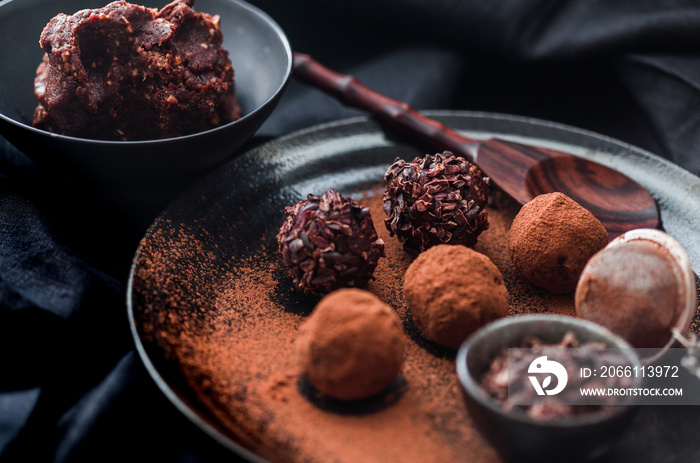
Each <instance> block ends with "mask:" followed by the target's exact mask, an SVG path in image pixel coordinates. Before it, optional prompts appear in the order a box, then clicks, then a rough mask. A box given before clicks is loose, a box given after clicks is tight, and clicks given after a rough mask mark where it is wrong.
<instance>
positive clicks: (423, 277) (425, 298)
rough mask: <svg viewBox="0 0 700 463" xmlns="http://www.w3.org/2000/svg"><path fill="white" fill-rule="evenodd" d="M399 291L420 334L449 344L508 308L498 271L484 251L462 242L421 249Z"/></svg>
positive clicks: (452, 346) (459, 341)
mask: <svg viewBox="0 0 700 463" xmlns="http://www.w3.org/2000/svg"><path fill="white" fill-rule="evenodd" d="M403 294H404V297H405V298H406V302H407V303H408V306H409V308H410V309H411V315H412V317H413V321H414V322H415V323H416V326H418V329H420V331H421V332H422V333H423V335H424V336H425V337H426V338H428V339H429V340H431V341H433V342H436V343H438V344H441V345H443V346H445V347H449V348H450V349H457V348H458V347H459V346H460V345H461V344H462V342H463V341H464V340H465V339H466V338H467V337H468V336H469V335H470V334H471V333H473V332H474V331H476V330H477V329H478V328H480V327H481V326H483V325H484V324H486V323H488V322H490V321H492V320H494V319H496V318H500V317H504V316H505V315H506V314H507V312H508V291H507V290H506V287H505V284H504V283H503V276H502V275H501V272H500V271H499V270H498V268H497V267H496V266H495V265H494V264H493V262H491V259H489V258H488V257H487V256H485V255H484V254H481V253H479V252H477V251H474V250H473V249H470V248H468V247H466V246H461V245H445V244H441V245H437V246H433V247H432V248H430V249H428V250H427V251H425V252H423V253H421V254H419V255H418V257H417V258H416V259H415V260H414V261H413V262H412V263H411V265H409V267H408V270H406V275H405V277H404V283H403Z"/></svg>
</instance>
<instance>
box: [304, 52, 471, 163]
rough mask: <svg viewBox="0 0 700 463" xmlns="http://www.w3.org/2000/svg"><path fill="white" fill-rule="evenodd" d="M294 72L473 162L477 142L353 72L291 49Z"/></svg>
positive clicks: (392, 123)
mask: <svg viewBox="0 0 700 463" xmlns="http://www.w3.org/2000/svg"><path fill="white" fill-rule="evenodd" d="M294 75H295V76H296V77H298V78H299V79H300V80H302V81H304V82H306V83H308V84H311V85H313V86H314V87H317V88H319V89H321V90H323V91H325V92H326V93H329V94H330V95H333V96H334V97H336V98H337V99H338V100H340V101H341V102H343V103H344V104H345V105H347V106H352V107H354V108H359V109H364V110H366V111H369V112H370V113H371V114H374V115H375V116H376V117H377V118H379V119H381V120H382V121H384V122H386V123H387V124H389V125H391V126H392V127H394V128H397V129H401V130H404V131H408V132H409V133H411V134H413V135H416V136H418V137H419V138H421V139H423V140H425V141H427V142H429V143H430V144H432V145H435V146H436V147H438V148H439V149H443V150H449V151H452V152H453V153H455V154H457V155H460V156H463V157H465V158H466V159H467V160H469V161H470V162H474V160H475V159H476V154H477V151H478V148H479V142H478V141H477V140H472V139H471V138H467V137H465V136H464V135H462V134H460V133H458V132H456V131H454V130H452V129H450V128H449V127H447V126H445V125H443V124H441V123H440V122H438V121H436V120H434V119H430V118H428V117H425V116H423V115H422V114H420V113H419V112H417V111H416V110H414V109H413V108H411V107H410V106H409V105H408V104H406V103H402V102H399V101H396V100H392V99H391V98H387V97H386V96H384V95H381V94H379V93H377V92H375V91H373V90H371V89H369V88H367V87H365V86H364V85H363V84H362V83H360V82H359V81H358V80H357V79H355V78H354V77H353V76H349V75H345V74H339V73H337V72H335V71H331V70H330V69H328V68H327V67H325V66H323V65H322V64H320V63H319V62H317V61H316V60H314V59H313V58H312V57H310V56H309V55H305V54H302V53H296V52H295V53H294Z"/></svg>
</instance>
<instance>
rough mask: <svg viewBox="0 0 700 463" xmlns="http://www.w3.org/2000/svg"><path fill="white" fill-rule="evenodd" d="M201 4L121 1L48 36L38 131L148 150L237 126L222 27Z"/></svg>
mask: <svg viewBox="0 0 700 463" xmlns="http://www.w3.org/2000/svg"><path fill="white" fill-rule="evenodd" d="M193 3H194V1H193V0H177V1H175V2H172V3H170V4H169V5H166V6H165V7H163V8H162V9H161V10H156V9H153V8H146V7H143V6H140V5H133V4H130V3H127V2H125V1H116V2H112V3H110V4H108V5H107V6H105V7H103V8H99V9H93V10H81V11H78V12H77V13H75V14H73V15H71V16H68V15H65V14H59V15H58V16H56V17H55V18H53V19H52V20H51V21H50V22H49V23H48V24H47V25H46V27H45V28H44V30H43V32H42V33H41V38H40V45H41V48H43V49H44V51H45V52H46V53H45V54H44V58H43V62H42V63H41V64H40V65H39V68H38V69H37V75H36V79H35V81H34V92H35V95H36V97H37V100H38V102H39V104H38V106H37V108H36V110H35V112H34V121H33V124H34V126H35V127H37V128H40V129H43V130H48V131H51V132H55V133H59V134H63V135H70V136H74V137H83V138H93V139H104V140H146V139H158V138H168V137H176V136H180V135H185V134H190V133H194V132H200V131H203V130H207V129H210V128H212V127H217V126H219V125H221V124H225V123H227V122H231V121H233V120H236V119H238V118H239V117H240V115H241V110H240V107H239V104H238V101H237V100H236V98H235V96H234V79H233V77H234V71H233V67H232V65H231V60H230V59H229V56H228V52H227V51H226V50H224V49H223V48H222V46H221V44H222V40H223V36H222V34H221V30H220V28H219V17H218V16H211V15H209V14H206V13H200V12H196V11H194V10H193V9H192V8H191V6H192V4H193Z"/></svg>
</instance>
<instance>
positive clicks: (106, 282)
mask: <svg viewBox="0 0 700 463" xmlns="http://www.w3.org/2000/svg"><path fill="white" fill-rule="evenodd" d="M252 3H254V4H255V5H256V6H258V7H260V8H261V9H263V10H264V11H266V12H267V13H269V14H270V15H271V16H272V17H273V18H275V19H276V21H277V22H278V23H279V24H280V25H281V27H282V28H283V29H284V30H285V32H286V33H287V36H288V38H289V40H290V42H291V44H292V47H293V48H294V49H295V50H296V51H300V52H304V53H309V54H311V55H312V56H314V57H315V58H317V59H318V60H319V61H321V62H322V63H324V64H326V65H328V66H329V67H331V68H333V69H335V70H338V71H341V72H344V73H350V74H353V75H355V76H356V77H358V78H359V79H360V80H361V81H362V82H364V83H365V84H366V85H368V86H369V87H370V88H373V89H375V90H377V91H379V92H381V93H384V94H386V95H388V96H390V97H392V98H394V99H398V100H403V101H406V102H408V103H409V104H411V105H412V106H413V107H415V108H417V109H464V110H479V111H490V112H502V113H509V114H516V115H523V116H533V117H537V118H542V119H547V120H552V121H556V122H560V123H565V124H570V125H574V126H578V127H581V128H585V129H589V130H593V131H596V132H599V133H602V134H605V135H609V136H612V137H615V138H618V139H620V140H623V141H626V142H629V143H632V144H635V145H637V146H640V147H642V148H645V149H647V150H649V151H651V152H653V153H655V154H658V155H660V156H663V157H665V158H667V159H669V160H671V161H673V162H675V163H678V164H680V165H681V166H683V167H685V168H686V169H688V170H690V171H691V172H693V173H695V174H696V175H697V174H700V157H698V155H697V154H696V151H697V150H698V149H700V1H682V0H668V1H663V0H618V1H612V0H580V1H566V0H554V1H546V0H539V1H537V0H530V1H523V0H513V1H502V0H488V1H483V0H482V1H473V0H464V1H455V0H442V1H436V0H372V1H369V0H355V1H352V2H331V1H321V0H318V1H314V0H296V1H287V2H283V1H279V0H276V1H275V0H259V1H253V2H252ZM148 6H158V5H148ZM0 78H1V77H0ZM359 114H360V113H359V112H357V111H354V110H349V109H346V108H344V107H342V106H341V105H340V104H338V103H336V102H335V101H333V100H332V99H330V97H327V96H326V95H323V94H321V93H320V92H318V91H316V90H313V89H310V88H308V87H306V86H304V85H302V84H299V83H298V82H296V81H294V80H293V79H292V82H291V83H290V85H289V87H288V89H287V91H286V93H285V95H284V96H283V98H282V101H281V102H280V104H279V105H278V107H277V109H276V110H275V112H274V113H273V115H272V117H271V118H270V119H269V120H268V121H267V122H266V123H265V124H264V125H263V127H261V129H260V130H259V131H258V133H257V135H256V137H255V138H254V139H253V140H252V141H251V142H250V143H249V144H248V145H247V146H246V148H249V147H252V146H255V145H256V144H259V143H261V142H264V141H265V140H268V139H270V138H273V137H276V136H279V135H283V134H287V133H289V132H292V131H294V130H297V129H301V128H305V127H309V126H311V125H314V124H317V123H321V122H325V121H330V120H335V119H340V118H345V117H348V116H355V115H359ZM157 212H158V211H154V212H153V216H155V215H156V214H157ZM147 226H148V221H144V222H143V223H139V224H137V225H136V226H135V227H134V226H132V225H127V224H126V223H125V221H124V220H123V218H122V217H119V216H118V215H117V214H115V213H113V212H112V211H111V210H110V209H109V208H108V207H106V206H105V205H104V204H101V203H100V202H99V200H97V199H95V198H93V195H91V194H90V193H89V191H86V189H85V187H84V186H83V185H81V184H80V183H79V182H78V181H75V180H72V179H68V178H64V177H62V176H58V175H56V174H55V173H53V172H51V171H47V170H45V169H44V168H42V166H37V165H35V164H34V163H33V162H32V161H29V160H28V159H27V158H25V157H24V156H23V155H22V154H20V153H18V152H17V151H16V150H14V148H12V147H11V146H10V145H9V144H8V143H7V142H5V141H4V140H2V139H0V352H2V365H1V366H0V461H7V462H14V461H17V462H25V461H56V462H73V461H104V460H108V461H109V460H126V459H137V460H138V461H142V460H145V459H147V458H150V459H153V460H154V461H180V462H200V461H201V462H210V461H221V460H223V459H228V460H231V459H232V458H231V455H230V454H229V453H228V451H226V450H225V449H222V448H221V447H219V446H218V444H216V443H215V442H214V441H212V440H211V439H209V438H208V437H207V436H205V435H203V434H202V433H201V432H200V431H199V430H198V429H197V428H196V427H195V426H194V425H192V424H190V423H189V421H187V419H186V418H184V416H182V415H181V414H180V413H179V412H178V411H177V410H176V409H175V408H174V407H173V406H172V405H171V404H170V403H169V402H168V401H167V400H166V399H165V397H164V396H163V395H162V394H161V393H160V391H159V390H158V389H157V388H156V386H155V385H154V383H153V382H152V380H151V379H150V377H149V376H148V375H147V373H146V372H145V370H144V368H143V367H142V365H141V363H140V360H139V359H138V357H137V355H136V354H135V352H134V349H133V342H132V340H131V338H130V334H129V329H128V324H127V319H126V309H125V298H126V296H125V288H126V280H127V276H128V269H129V264H130V261H131V258H132V256H133V253H134V251H135V249H136V246H137V244H138V241H139V239H140V236H141V235H142V234H143V232H144V231H145V229H146V227H147ZM698 417H700V410H698V409H697V408H696V407H670V408H654V409H651V407H646V409H645V410H644V411H643V412H642V413H640V414H639V415H638V417H637V426H636V428H635V429H637V430H638V431H633V432H632V433H630V434H628V435H627V436H626V438H625V440H623V442H621V443H620V446H619V448H618V449H616V451H615V452H613V454H612V455H611V457H610V458H611V460H613V461H615V460H616V455H617V456H619V455H622V454H623V452H625V453H624V454H625V455H627V456H629V455H632V456H633V457H634V458H633V459H634V460H635V461H678V462H681V461H683V462H687V461H699V460H700V442H698V440H697V439H696V438H695V437H694V434H695V433H694V431H693V429H694V426H695V425H696V423H697V422H698Z"/></svg>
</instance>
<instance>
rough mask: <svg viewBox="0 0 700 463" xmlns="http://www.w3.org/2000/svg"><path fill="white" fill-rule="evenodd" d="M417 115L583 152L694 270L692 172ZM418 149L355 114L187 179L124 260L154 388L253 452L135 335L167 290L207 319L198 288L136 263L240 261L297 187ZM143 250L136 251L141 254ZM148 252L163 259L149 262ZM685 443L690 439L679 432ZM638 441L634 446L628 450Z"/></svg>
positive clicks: (469, 130) (443, 116) (616, 145)
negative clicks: (637, 202)
mask: <svg viewBox="0 0 700 463" xmlns="http://www.w3.org/2000/svg"><path fill="white" fill-rule="evenodd" d="M427 114H428V115H430V116H433V117H435V118H436V119H438V120H440V121H441V122H443V123H445V124H447V125H449V126H451V127H454V128H456V129H457V130H460V131H463V132H464V133H465V134H466V135H467V136H470V137H474V138H482V137H483V138H486V137H492V136H498V137H501V138H506V139H512V140H515V141H520V142H526V143H533V144H537V145H540V146H545V147H549V148H554V149H559V150H562V151H568V152H571V153H573V154H576V155H581V156H584V157H588V158H591V159H593V160H595V161H598V162H600V163H603V164H606V165H609V166H612V167H614V168H617V169H619V170H621V171H622V172H624V173H626V174H627V175H629V176H630V177H632V178H633V179H635V180H636V181H638V182H639V183H640V184H642V185H643V186H645V187H646V188H648V189H649V191H650V192H651V193H652V195H653V196H654V197H655V199H657V201H658V204H659V206H660V209H661V219H662V222H663V227H664V228H665V230H666V231H667V232H668V233H670V234H671V235H672V236H674V237H675V238H676V239H677V240H678V241H679V242H680V243H681V244H682V245H683V246H684V247H685V248H686V250H687V251H688V253H689V255H690V258H691V261H692V264H693V267H694V269H695V271H696V273H697V269H698V268H700V247H698V246H697V244H698V243H700V239H699V238H700V178H698V177H696V176H694V175H692V174H690V173H688V172H687V171H684V170H682V169H680V168H678V167H677V166H675V165H673V164H671V163H669V162H666V161H664V160H663V159H661V158H659V157H657V156H655V155H652V154H650V153H648V152H645V151H642V150H640V149H638V148H635V147H633V146H629V145H627V144H624V143H621V142H619V141H616V140H613V139H610V138H606V137H603V136H600V135H597V134H594V133H590V132H585V131H581V130H578V129H574V128H571V127H566V126H562V125H557V124H553V123H547V122H542V121H537V120H532V119H524V118H517V117H511V116H501V115H491V114H481V113H468V112H428V113H427ZM425 149H426V148H424V147H416V146H415V145H412V144H410V143H409V142H408V141H407V140H405V139H399V138H397V137H396V136H394V135H393V134H391V133H389V132H387V131H386V130H384V129H382V128H381V127H380V126H379V125H378V124H377V123H376V122H374V121H373V120H370V119H367V118H356V119H351V120H344V121H339V122H335V123H331V124H327V125H322V126H319V127H315V128H312V129H309V130H305V131H301V132H298V133H295V134H292V135H289V136H286V137H282V138H279V139H277V140H274V141H272V142H269V143H267V144H265V145H262V146H261V147H259V148H257V149H254V150H252V151H250V152H247V153H245V154H244V155H242V156H241V157H239V158H237V159H235V160H233V161H231V162H230V163H228V164H226V165H224V166H223V167H222V168H220V169H218V170H217V171H216V172H214V173H213V174H212V175H210V176H209V177H207V178H205V179H204V180H203V181H201V182H199V183H197V184H196V185H194V186H193V187H192V188H190V189H189V190H188V191H187V192H185V194H183V195H182V196H181V197H180V198H179V199H178V200H176V201H174V202H173V203H172V204H171V205H170V206H169V207H168V208H167V209H166V210H165V211H164V212H163V213H162V214H161V216H160V217H159V218H158V219H157V220H156V221H155V222H154V224H153V225H152V226H151V228H150V229H149V230H148V232H147V234H146V235H145V237H144V238H143V240H142V243H141V246H140V247H139V251H138V252H137V254H136V256H135V258H134V262H133V268H132V275H131V279H130V282H129V294H128V310H129V317H130V320H131V322H132V332H133V335H134V338H135V340H136V345H137V348H138V351H139V354H140V355H141V357H142V359H143V361H144V363H145V364H146V366H147V368H148V370H149V372H150V373H151V375H152V376H153V378H154V379H155V381H156V383H157V384H158V386H159V387H160V388H161V389H162V390H163V392H164V393H165V395H166V396H167V397H168V398H169V399H170V400H171V401H172V402H173V403H174V404H175V406H176V407H177V408H179V409H180V410H181V411H182V412H183V413H184V414H185V415H186V416H187V417H189V418H190V419H191V420H192V421H193V422H195V423H196V424H197V425H198V426H200V427H201V428H202V429H204V430H205V431H206V432H208V433H209V434H210V435H212V436H213V437H214V438H215V439H216V440H218V441H219V442H220V443H222V444H224V445H225V446H228V447H230V448H231V449H233V450H234V451H235V452H237V453H239V454H241V455H243V456H244V457H246V458H250V459H253V460H255V459H258V456H256V455H255V454H253V453H251V452H249V451H247V450H244V449H243V448H242V447H241V446H240V445H239V444H238V443H237V442H236V440H235V439H234V438H233V437H232V435H231V434H230V433H229V432H227V430H226V429H227V428H226V426H224V424H223V423H222V421H221V420H220V419H219V418H218V416H220V415H219V414H218V413H217V410H213V409H212V406H211V404H208V403H204V402H202V401H201V400H199V399H198V395H197V394H195V393H194V392H193V390H192V387H191V386H190V385H191V381H188V380H192V378H187V377H186V375H185V374H184V373H183V371H184V369H183V368H182V365H180V364H178V360H177V358H178V356H177V355H175V354H174V353H173V351H172V350H171V349H174V348H175V347H174V346H173V345H172V344H168V343H163V342H155V341H154V340H153V338H152V336H147V335H146V332H151V333H152V332H153V330H154V327H155V329H162V330H165V331H167V330H172V331H173V332H177V331H178V326H172V325H173V324H177V323H178V322H177V321H176V320H177V317H174V318H170V314H169V312H170V311H171V310H173V309H172V307H170V306H169V302H168V301H169V300H172V299H171V298H172V297H176V296H177V297H180V298H182V297H184V298H188V297H191V298H192V300H193V303H192V304H191V307H190V308H189V309H188V310H192V311H197V310H198V311H201V312H202V313H208V316H211V317H216V316H217V315H216V314H217V309H216V307H214V306H213V305H214V303H213V301H211V300H210V299H208V296H207V294H208V292H207V291H208V288H207V284H204V285H203V286H202V287H198V288H195V289H191V288H190V291H194V292H195V293H196V294H194V293H193V294H190V293H188V292H187V291H184V292H180V293H178V294H176V295H173V294H171V293H170V292H171V291H172V289H171V288H170V287H167V288H166V287H165V286H163V287H159V283H157V282H155V284H154V281H152V280H150V279H149V277H148V273H147V272H145V273H144V272H140V271H139V269H143V268H145V267H149V266H150V267H151V268H153V269H158V271H159V272H160V273H161V274H160V275H159V277H158V279H157V280H158V281H170V280H172V279H177V278H178V277H179V278H182V275H184V274H186V273H187V272H191V271H192V269H193V267H196V266H198V265H213V266H216V265H218V262H227V263H229V264H230V262H232V261H234V262H235V261H237V260H236V259H243V258H245V257H246V256H247V255H248V254H249V253H250V250H251V249H257V248H259V247H261V246H268V247H269V246H274V245H275V244H274V242H275V234H276V232H277V229H278V227H279V224H280V223H281V217H282V211H283V208H284V206H286V205H291V204H294V203H295V202H297V201H298V200H300V199H302V198H304V197H305V196H306V194H307V193H310V192H313V193H321V192H323V191H324V190H325V189H328V188H334V189H336V190H340V191H341V192H342V193H344V194H357V191H359V190H362V189H363V188H366V187H367V185H371V184H377V183H379V182H380V181H381V179H382V177H383V174H384V172H385V170H386V168H387V166H388V165H389V164H390V163H391V162H392V161H393V159H394V158H395V157H396V156H401V157H403V158H412V157H413V156H415V155H422V154H424V150H425ZM375 220H376V219H375ZM378 225H380V226H381V224H378ZM174 226H175V227H184V228H186V229H187V231H188V234H190V235H191V236H194V237H195V238H196V239H198V240H201V243H204V244H203V246H204V249H201V250H200V254H201V256H202V258H199V257H197V258H195V259H193V258H192V257H191V256H190V257H189V258H183V256H182V255H181V254H179V253H178V252H174V250H173V249H172V248H173V247H174V246H176V245H177V244H176V241H181V240H179V239H178V236H177V233H178V232H177V231H175V232H174V231H173V227H174ZM173 233H175V235H173ZM163 237H167V238H168V239H166V240H164V239H163ZM145 249H148V253H147V254H148V255H147V256H145V255H144V250H145ZM161 251H162V252H161ZM159 256H165V257H159ZM158 259H165V260H167V261H165V262H157V261H158ZM146 260H148V262H146ZM154 261H156V262H154ZM234 265H236V264H234ZM163 269H165V270H163ZM163 272H164V273H165V274H166V275H163ZM170 277H172V278H170ZM212 284H213V283H212ZM253 297H254V296H253ZM195 298H196V303H195V302H194V300H195ZM209 305H211V306H209ZM178 310H182V309H178ZM655 419H657V420H660V421H663V420H664V419H667V420H668V421H669V423H668V424H667V425H666V426H669V427H671V426H674V425H673V423H672V422H673V421H677V420H678V418H673V419H670V418H668V417H666V418H664V416H661V417H656V418H655ZM639 426H641V425H639V424H638V427H639ZM681 428H683V427H681ZM685 429H686V430H687V431H688V433H690V432H691V429H692V427H691V426H685ZM654 432H655V431H652V430H649V429H646V428H644V429H642V428H640V429H637V431H636V432H635V433H634V436H635V437H634V439H633V440H634V441H632V440H630V441H629V442H623V445H622V446H621V447H620V448H619V452H621V454H620V457H625V458H628V457H629V459H634V458H636V456H637V453H638V452H639V451H640V450H639V449H646V450H645V451H648V445H647V444H646V442H651V441H654V440H655V435H654ZM679 432H680V431H679ZM637 441H639V442H637ZM679 441H681V440H680V439H676V442H679ZM688 441H692V440H691V438H690V434H688ZM641 442H645V444H644V445H643V446H641V447H640V445H639V444H640V443H641ZM654 445H655V446H658V445H664V444H663V443H658V444H654ZM657 450H658V451H661V452H664V451H666V450H669V449H666V450H664V449H663V448H658V449H657Z"/></svg>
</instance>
